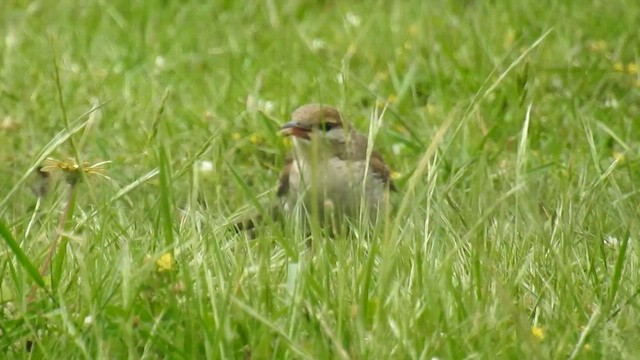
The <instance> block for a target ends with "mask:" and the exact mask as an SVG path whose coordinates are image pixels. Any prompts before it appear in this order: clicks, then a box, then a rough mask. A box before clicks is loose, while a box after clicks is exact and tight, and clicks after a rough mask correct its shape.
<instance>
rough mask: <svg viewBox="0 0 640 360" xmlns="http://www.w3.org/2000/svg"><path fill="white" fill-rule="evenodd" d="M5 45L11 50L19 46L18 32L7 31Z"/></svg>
mask: <svg viewBox="0 0 640 360" xmlns="http://www.w3.org/2000/svg"><path fill="white" fill-rule="evenodd" d="M4 45H5V46H6V48H7V49H11V48H14V47H16V45H18V36H16V32H15V31H14V30H13V29H10V30H9V31H7V35H6V36H5V37H4Z"/></svg>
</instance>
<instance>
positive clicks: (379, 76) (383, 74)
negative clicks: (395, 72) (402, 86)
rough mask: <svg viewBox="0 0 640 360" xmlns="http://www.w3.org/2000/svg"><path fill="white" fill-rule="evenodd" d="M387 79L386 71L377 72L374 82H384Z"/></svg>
mask: <svg viewBox="0 0 640 360" xmlns="http://www.w3.org/2000/svg"><path fill="white" fill-rule="evenodd" d="M388 78H389V73H388V72H386V71H379V72H378V73H377V74H376V80H378V81H384V80H387V79H388Z"/></svg>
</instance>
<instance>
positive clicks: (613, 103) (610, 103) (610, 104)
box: [604, 98, 620, 109]
mask: <svg viewBox="0 0 640 360" xmlns="http://www.w3.org/2000/svg"><path fill="white" fill-rule="evenodd" d="M618 106H620V104H619V103H618V100H616V99H615V98H609V99H607V100H606V101H605V102H604V107H606V108H610V109H617V108H618Z"/></svg>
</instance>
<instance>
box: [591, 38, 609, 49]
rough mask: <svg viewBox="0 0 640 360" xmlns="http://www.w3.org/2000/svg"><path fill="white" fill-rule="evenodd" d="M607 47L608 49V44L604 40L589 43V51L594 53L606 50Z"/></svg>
mask: <svg viewBox="0 0 640 360" xmlns="http://www.w3.org/2000/svg"><path fill="white" fill-rule="evenodd" d="M607 47H608V45H607V42H606V41H604V40H597V41H592V42H590V43H589V50H591V51H593V52H599V51H603V50H606V49H607Z"/></svg>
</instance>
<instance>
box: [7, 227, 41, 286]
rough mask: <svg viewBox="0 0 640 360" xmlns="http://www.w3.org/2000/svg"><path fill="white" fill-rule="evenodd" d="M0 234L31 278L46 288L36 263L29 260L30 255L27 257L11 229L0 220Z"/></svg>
mask: <svg viewBox="0 0 640 360" xmlns="http://www.w3.org/2000/svg"><path fill="white" fill-rule="evenodd" d="M0 236H2V238H3V239H4V242H5V243H6V244H7V246H9V248H10V249H11V252H13V255H14V256H15V257H16V260H18V263H19V264H20V266H22V267H23V268H24V269H25V270H26V271H27V274H29V276H30V277H31V279H33V281H35V282H36V284H37V285H38V286H39V287H40V288H42V289H45V290H46V286H45V284H44V279H43V278H42V276H40V273H39V272H38V269H37V268H36V267H35V265H33V263H32V262H31V261H29V257H27V254H25V253H24V251H22V248H21V247H20V245H19V244H18V242H17V241H16V240H15V239H14V237H13V235H12V234H11V231H10V230H9V228H8V227H7V226H6V225H5V223H4V222H2V221H0Z"/></svg>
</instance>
